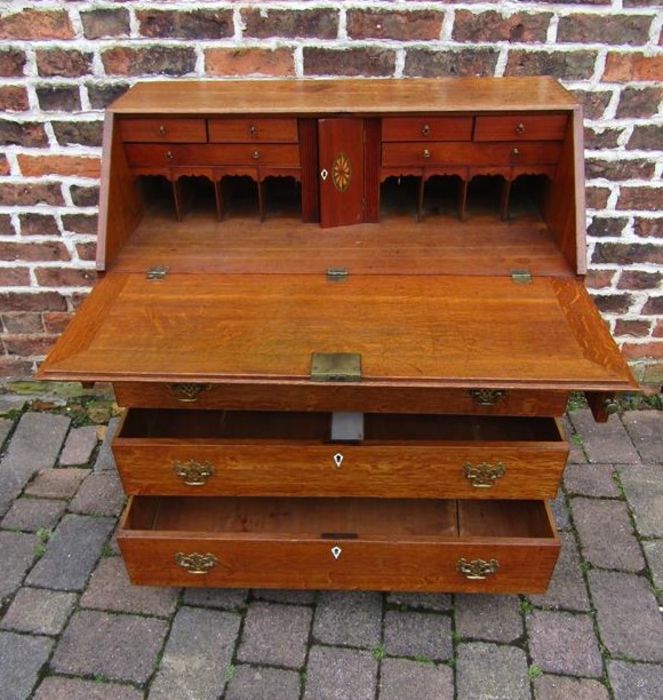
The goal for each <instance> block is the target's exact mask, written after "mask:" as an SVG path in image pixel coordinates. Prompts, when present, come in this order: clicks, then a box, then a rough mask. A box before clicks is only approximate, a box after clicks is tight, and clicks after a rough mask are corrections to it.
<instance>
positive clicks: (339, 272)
mask: <svg viewBox="0 0 663 700" xmlns="http://www.w3.org/2000/svg"><path fill="white" fill-rule="evenodd" d="M349 276H350V271H349V270H348V268H347V267H328V268H327V279H328V280H329V281H330V282H345V281H346V280H347V279H348V277H349Z"/></svg>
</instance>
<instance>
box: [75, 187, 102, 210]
mask: <svg viewBox="0 0 663 700" xmlns="http://www.w3.org/2000/svg"><path fill="white" fill-rule="evenodd" d="M69 193H70V194H71V201H72V202H73V203H74V204H75V205H76V206H77V207H96V206H97V204H99V187H97V186H96V185H95V186H91V187H85V186H83V185H72V186H71V189H70V190H69Z"/></svg>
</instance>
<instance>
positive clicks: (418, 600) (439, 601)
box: [387, 592, 452, 612]
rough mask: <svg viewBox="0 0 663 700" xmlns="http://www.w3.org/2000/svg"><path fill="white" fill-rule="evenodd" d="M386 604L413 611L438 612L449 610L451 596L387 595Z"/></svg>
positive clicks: (433, 594) (446, 594)
mask: <svg viewBox="0 0 663 700" xmlns="http://www.w3.org/2000/svg"><path fill="white" fill-rule="evenodd" d="M387 603H389V604H390V605H398V606H399V607H400V608H403V607H407V608H412V609H415V610H436V611H438V612H440V611H445V610H450V609H451V605H452V603H451V596H450V595H449V594H448V593H401V592H396V593H389V594H388V595H387Z"/></svg>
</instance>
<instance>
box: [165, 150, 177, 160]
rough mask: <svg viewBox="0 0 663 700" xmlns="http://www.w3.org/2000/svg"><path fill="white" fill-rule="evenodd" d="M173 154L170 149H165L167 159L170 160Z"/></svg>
mask: <svg viewBox="0 0 663 700" xmlns="http://www.w3.org/2000/svg"><path fill="white" fill-rule="evenodd" d="M174 157H175V156H174V155H173V152H172V151H166V159H167V160H172V159H173V158H174Z"/></svg>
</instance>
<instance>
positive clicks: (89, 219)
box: [62, 214, 97, 234]
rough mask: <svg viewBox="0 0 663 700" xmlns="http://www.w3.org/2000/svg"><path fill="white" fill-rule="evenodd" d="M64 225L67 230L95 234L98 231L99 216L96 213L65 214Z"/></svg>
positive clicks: (63, 216)
mask: <svg viewBox="0 0 663 700" xmlns="http://www.w3.org/2000/svg"><path fill="white" fill-rule="evenodd" d="M62 226H63V227H64V229H65V231H73V232H74V233H89V234H93V233H96V232H97V216H96V214H63V215H62Z"/></svg>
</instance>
